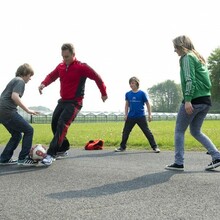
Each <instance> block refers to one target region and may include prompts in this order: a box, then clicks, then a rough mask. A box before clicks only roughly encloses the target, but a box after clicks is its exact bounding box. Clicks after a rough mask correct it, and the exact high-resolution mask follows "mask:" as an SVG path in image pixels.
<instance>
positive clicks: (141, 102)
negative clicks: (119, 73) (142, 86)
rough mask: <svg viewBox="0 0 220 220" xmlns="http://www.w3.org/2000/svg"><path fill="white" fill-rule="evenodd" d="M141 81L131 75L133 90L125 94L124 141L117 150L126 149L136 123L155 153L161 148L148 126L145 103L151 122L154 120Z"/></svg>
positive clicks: (130, 83) (130, 82) (130, 80)
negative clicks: (140, 84) (140, 87)
mask: <svg viewBox="0 0 220 220" xmlns="http://www.w3.org/2000/svg"><path fill="white" fill-rule="evenodd" d="M139 82H140V81H139V79H138V78H137V77H131V78H130V79H129V85H130V87H131V91H129V92H127V93H126V94H125V124H124V128H123V132H122V141H121V144H120V147H119V148H116V149H115V152H122V151H125V150H126V143H127V140H128V138H129V135H130V132H131V131H132V129H133V127H134V126H135V125H136V124H137V125H138V126H139V127H140V129H141V130H142V131H143V133H144V135H145V136H146V138H147V140H148V141H149V143H150V146H151V147H152V149H153V151H154V152H155V153H159V152H160V149H159V148H158V146H157V144H156V142H155V139H154V136H153V134H152V132H151V131H150V129H149V128H148V124H147V120H146V116H145V111H144V106H145V104H146V106H147V111H148V121H149V122H150V121H151V120H152V115H151V107H150V104H149V102H148V99H147V96H146V93H145V92H143V91H142V90H139Z"/></svg>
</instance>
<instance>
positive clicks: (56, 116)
mask: <svg viewBox="0 0 220 220" xmlns="http://www.w3.org/2000/svg"><path fill="white" fill-rule="evenodd" d="M81 107H82V106H81V105H79V104H78V103H76V102H74V101H62V100H59V101H58V104H57V106H56V108H55V110H54V112H53V116H52V122H51V129H52V132H53V139H52V141H51V142H50V146H49V149H48V151H47V153H48V154H49V155H51V156H55V155H56V154H57V152H64V151H67V150H69V148H70V144H69V141H68V139H67V138H66V134H67V131H68V128H69V126H70V125H71V123H72V122H73V121H74V119H75V118H76V116H77V114H78V113H79V111H80V109H81Z"/></svg>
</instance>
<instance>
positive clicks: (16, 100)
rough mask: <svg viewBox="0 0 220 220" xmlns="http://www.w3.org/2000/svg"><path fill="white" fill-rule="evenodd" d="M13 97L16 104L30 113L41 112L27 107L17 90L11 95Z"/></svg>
mask: <svg viewBox="0 0 220 220" xmlns="http://www.w3.org/2000/svg"><path fill="white" fill-rule="evenodd" d="M11 98H12V100H13V101H14V102H15V104H16V105H18V106H19V107H20V108H22V109H23V110H24V111H26V112H27V113H28V114H31V115H37V114H39V112H35V111H33V110H31V109H29V108H27V107H26V106H25V105H24V103H23V102H22V101H21V98H20V96H19V94H18V93H16V92H13V93H12V95H11Z"/></svg>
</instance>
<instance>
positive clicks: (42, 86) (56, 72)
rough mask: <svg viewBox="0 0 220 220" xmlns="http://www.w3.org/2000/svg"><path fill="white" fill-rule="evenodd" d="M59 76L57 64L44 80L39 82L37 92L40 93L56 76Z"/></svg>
mask: <svg viewBox="0 0 220 220" xmlns="http://www.w3.org/2000/svg"><path fill="white" fill-rule="evenodd" d="M58 77H59V71H58V66H57V67H56V69H55V70H53V71H52V72H51V73H50V74H48V75H47V76H46V78H45V79H44V81H43V82H42V83H41V84H40V86H39V87H38V90H39V93H40V94H42V90H43V89H44V88H45V87H46V86H48V85H50V84H51V83H52V82H54V81H55V80H56V79H57V78H58Z"/></svg>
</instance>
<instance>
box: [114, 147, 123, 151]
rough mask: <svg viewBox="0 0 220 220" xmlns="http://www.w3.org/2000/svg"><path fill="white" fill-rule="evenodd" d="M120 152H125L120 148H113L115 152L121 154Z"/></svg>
mask: <svg viewBox="0 0 220 220" xmlns="http://www.w3.org/2000/svg"><path fill="white" fill-rule="evenodd" d="M122 151H125V148H122V147H118V148H115V152H122Z"/></svg>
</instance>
